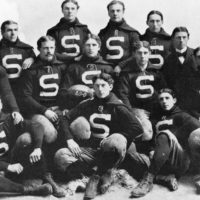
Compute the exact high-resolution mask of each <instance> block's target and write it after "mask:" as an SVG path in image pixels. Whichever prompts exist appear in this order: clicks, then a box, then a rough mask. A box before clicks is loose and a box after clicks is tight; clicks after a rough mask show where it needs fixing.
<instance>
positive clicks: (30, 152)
mask: <svg viewBox="0 0 200 200" xmlns="http://www.w3.org/2000/svg"><path fill="white" fill-rule="evenodd" d="M61 8H62V12H63V15H64V16H63V18H61V20H60V22H59V23H58V24H57V25H56V26H54V27H52V28H50V29H49V30H48V31H47V35H46V36H42V37H40V38H39V39H38V41H37V48H38V50H39V55H38V56H36V55H35V53H34V51H33V48H32V47H31V46H30V45H28V44H25V43H23V42H22V41H21V40H20V39H19V38H18V24H17V23H16V22H14V21H5V22H3V23H2V25H1V33H2V39H1V41H0V65H1V66H0V94H1V100H2V111H1V114H0V116H1V118H0V120H1V124H0V128H1V131H0V140H1V143H0V170H1V171H4V172H5V175H4V176H0V183H1V184H0V194H3V193H6V194H8V193H11V194H16V195H20V194H23V195H43V196H45V195H49V194H53V195H54V196H56V197H64V196H65V195H66V192H67V191H65V190H64V189H63V188H61V187H60V186H58V185H57V183H56V182H55V181H54V177H53V176H54V175H56V174H58V173H60V174H61V175H62V177H64V180H65V181H69V180H72V179H78V178H81V177H82V176H83V175H88V176H89V177H90V178H89V181H88V183H87V185H86V189H85V194H84V199H85V200H86V199H93V198H95V197H96V195H98V194H99V193H101V194H104V193H105V192H106V191H107V190H108V188H109V187H110V185H112V184H113V182H114V177H115V172H116V171H115V170H116V169H117V168H120V167H123V168H125V169H127V170H128V169H129V170H130V173H132V175H133V176H134V177H135V178H140V179H141V180H140V181H139V184H138V185H137V186H136V187H135V188H133V190H132V192H131V197H141V196H144V195H146V194H147V193H148V192H150V191H151V189H152V188H153V183H154V182H157V183H160V184H163V185H166V186H167V187H168V188H169V189H170V190H176V189H178V182H177V180H178V178H180V177H181V176H182V175H183V174H184V173H186V172H187V171H188V170H189V169H192V171H193V173H194V174H195V176H194V177H195V178H194V181H195V185H196V187H197V191H199V190H200V176H199V175H200V162H199V158H200V154H199V149H200V139H199V138H200V122H199V114H200V109H199V108H200V107H199V89H200V88H199V84H198V83H199V76H198V75H199V70H200V68H199V65H200V59H199V57H200V48H196V49H195V50H193V49H191V48H189V47H188V46H187V42H188V40H189V32H188V30H187V28H185V27H176V28H175V29H174V30H173V33H172V35H171V36H170V35H169V34H167V33H166V32H165V31H164V29H163V28H162V24H163V15H162V13H161V12H159V11H156V10H153V11H151V12H150V13H149V14H148V15H147V25H148V27H149V28H148V29H147V30H146V32H145V34H144V35H140V34H139V32H138V31H137V30H135V29H134V28H132V27H131V26H129V25H128V24H127V23H126V21H125V20H124V18H123V15H124V11H125V5H124V3H123V2H121V1H118V0H113V1H111V2H110V3H109V4H108V6H107V9H108V15H109V17H110V20H109V23H108V24H107V26H106V27H105V28H104V29H102V30H101V31H100V32H99V36H97V35H94V34H92V33H91V32H90V30H89V29H88V27H87V25H84V24H81V23H80V22H79V20H78V19H77V12H78V9H79V5H78V2H77V1H76V0H65V1H64V2H63V3H62V5H61ZM177 102H178V103H179V106H178V105H177ZM188 113H189V114H188ZM55 171H56V174H55ZM52 175H53V176H52ZM19 180H20V181H19Z"/></svg>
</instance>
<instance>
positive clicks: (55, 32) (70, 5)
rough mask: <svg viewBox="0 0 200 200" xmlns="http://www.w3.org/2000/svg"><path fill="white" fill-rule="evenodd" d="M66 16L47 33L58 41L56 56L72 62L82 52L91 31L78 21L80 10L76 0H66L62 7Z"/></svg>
mask: <svg viewBox="0 0 200 200" xmlns="http://www.w3.org/2000/svg"><path fill="white" fill-rule="evenodd" d="M61 8H62V13H63V15H64V17H63V18H61V20H60V22H59V23H58V24H57V25H55V26H54V27H52V28H50V29H49V30H48V31H47V35H50V36H52V37H53V38H55V40H56V56H57V58H58V59H59V60H63V61H70V60H74V58H75V57H77V56H79V55H80V54H81V52H82V44H83V40H84V39H85V37H86V36H87V34H88V33H90V31H89V30H88V28H87V25H85V24H81V23H80V22H79V20H78V19H77V12H78V9H79V5H78V2H77V1H76V0H65V1H63V3H62V5H61Z"/></svg>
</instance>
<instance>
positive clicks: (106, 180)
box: [99, 169, 116, 194]
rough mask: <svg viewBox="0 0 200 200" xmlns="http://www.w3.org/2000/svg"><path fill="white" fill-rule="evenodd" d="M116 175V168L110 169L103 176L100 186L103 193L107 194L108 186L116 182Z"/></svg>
mask: <svg viewBox="0 0 200 200" xmlns="http://www.w3.org/2000/svg"><path fill="white" fill-rule="evenodd" d="M115 175H116V173H115V170H114V169H109V170H107V171H106V172H105V173H104V174H103V175H102V176H101V179H100V186H99V191H100V193H101V194H105V193H106V192H107V190H108V188H109V187H110V186H111V185H112V184H113V183H114V181H115Z"/></svg>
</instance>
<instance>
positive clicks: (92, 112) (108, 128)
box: [67, 93, 143, 147]
mask: <svg viewBox="0 0 200 200" xmlns="http://www.w3.org/2000/svg"><path fill="white" fill-rule="evenodd" d="M100 108H101V109H100ZM79 116H83V117H85V118H86V119H87V120H88V121H89V122H90V126H91V132H92V135H91V139H90V141H88V143H87V145H89V146H95V147H98V146H99V143H100V141H101V140H102V139H103V138H106V137H108V136H109V135H111V134H113V133H121V134H122V135H124V136H125V137H126V138H127V141H128V145H130V143H131V142H132V141H133V140H134V139H135V137H137V136H138V135H140V134H142V132H143V131H142V127H141V125H140V123H139V122H138V120H137V119H136V117H135V116H134V115H133V114H132V113H131V112H130V111H129V109H128V108H127V107H126V106H125V105H124V104H123V103H122V102H121V101H120V100H119V99H118V98H117V97H116V96H115V95H114V94H113V93H110V95H109V96H107V97H106V98H104V99H99V98H97V97H95V98H94V99H93V100H88V101H86V102H83V103H81V104H79V105H78V106H76V107H75V108H74V109H72V110H70V112H69V113H68V115H67V118H68V122H69V123H71V122H72V121H73V120H74V119H76V118H77V117H79ZM69 138H72V135H71V134H70V131H69V135H68V139H69Z"/></svg>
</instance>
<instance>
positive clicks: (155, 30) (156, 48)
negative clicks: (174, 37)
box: [140, 10, 171, 70]
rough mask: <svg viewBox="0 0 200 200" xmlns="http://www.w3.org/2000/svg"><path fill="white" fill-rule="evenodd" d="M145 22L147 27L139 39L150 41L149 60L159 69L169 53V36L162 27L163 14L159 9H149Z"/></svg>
mask: <svg viewBox="0 0 200 200" xmlns="http://www.w3.org/2000/svg"><path fill="white" fill-rule="evenodd" d="M146 24H147V25H148V28H147V30H146V32H145V33H144V35H142V36H141V37H140V39H141V40H145V41H148V42H149V43H150V45H151V46H150V48H151V55H150V62H151V63H152V64H153V66H152V67H153V68H155V69H157V70H160V69H161V68H162V66H163V64H164V60H165V58H166V57H167V56H168V55H169V53H170V46H171V37H170V35H169V34H168V33H166V32H165V30H164V29H163V28H162V25H163V14H162V13H161V12H160V11H157V10H152V11H150V12H149V13H148V15H147V21H146Z"/></svg>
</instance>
